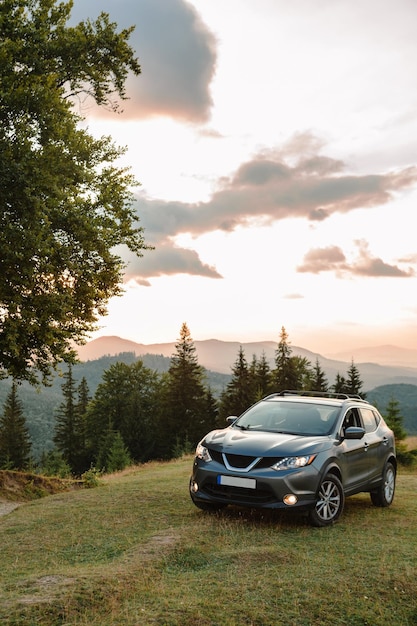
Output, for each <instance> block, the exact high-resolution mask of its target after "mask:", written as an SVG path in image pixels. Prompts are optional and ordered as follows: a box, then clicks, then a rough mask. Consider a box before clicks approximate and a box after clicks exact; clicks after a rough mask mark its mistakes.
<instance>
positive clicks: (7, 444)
mask: <svg viewBox="0 0 417 626" xmlns="http://www.w3.org/2000/svg"><path fill="white" fill-rule="evenodd" d="M30 451H31V441H30V436H29V431H28V429H27V426H26V419H25V417H24V415H23V410H22V404H21V402H20V400H19V398H18V395H17V383H16V382H14V381H13V383H12V388H11V390H10V393H9V395H8V397H7V400H6V403H5V406H4V413H3V416H2V417H1V418H0V468H3V469H16V470H22V469H25V468H27V467H28V466H29V462H30Z"/></svg>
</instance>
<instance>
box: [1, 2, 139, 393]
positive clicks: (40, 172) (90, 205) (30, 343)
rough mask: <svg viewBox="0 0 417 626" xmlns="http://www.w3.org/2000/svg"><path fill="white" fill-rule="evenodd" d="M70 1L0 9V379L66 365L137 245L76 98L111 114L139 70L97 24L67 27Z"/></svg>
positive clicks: (108, 28)
mask: <svg viewBox="0 0 417 626" xmlns="http://www.w3.org/2000/svg"><path fill="white" fill-rule="evenodd" d="M71 8H72V2H58V0H25V1H24V0H4V1H3V2H2V3H0V83H1V92H0V206H1V207H2V210H1V214H0V250H1V252H0V275H1V276H2V281H1V283H0V311H1V315H0V370H2V371H3V373H4V374H9V375H11V376H12V377H14V378H16V379H27V380H30V381H31V382H35V381H36V380H37V377H38V375H39V374H40V375H41V376H42V378H43V379H44V380H46V379H47V377H48V376H49V375H50V372H51V367H53V366H56V365H57V363H58V362H59V361H61V360H62V359H63V360H68V361H71V360H72V359H73V356H74V354H73V351H72V345H73V342H74V341H75V342H76V343H77V342H82V341H83V340H84V339H85V338H86V337H87V335H88V333H89V332H90V331H91V330H93V329H94V328H95V325H96V322H97V320H98V317H99V316H100V315H102V314H103V313H104V312H105V311H106V306H107V302H108V300H109V298H111V297H112V296H115V295H118V294H119V293H120V292H121V287H120V284H121V279H122V272H123V262H122V259H121V257H120V256H119V255H118V254H117V252H116V249H117V248H118V247H119V248H120V245H123V244H124V245H126V246H127V247H128V248H129V249H130V250H132V251H133V252H134V253H135V254H137V255H138V256H141V254H142V250H143V249H145V248H146V247H147V246H146V245H145V243H144V239H143V231H142V228H140V227H138V226H137V215H136V212H135V211H134V208H133V204H132V203H133V194H132V186H134V185H135V184H136V181H135V180H134V178H133V176H132V175H131V173H130V172H129V171H128V170H126V169H125V168H120V167H117V166H116V164H115V163H116V161H117V160H118V158H119V157H120V155H121V154H122V153H123V150H121V149H120V148H117V147H115V146H114V145H113V143H112V141H111V139H110V138H108V137H102V138H100V139H95V138H93V137H92V136H90V135H89V134H88V133H87V132H86V130H84V129H83V128H81V127H80V124H79V122H80V121H82V118H81V117H80V116H79V114H75V113H74V105H75V103H77V106H78V104H79V101H80V100H84V99H85V97H91V98H93V99H94V100H95V101H96V102H97V103H98V104H99V105H108V106H111V107H113V108H115V107H116V108H117V98H119V99H123V98H125V92H124V82H125V79H126V76H127V73H128V72H129V71H132V72H134V73H135V74H139V72H140V67H139V64H138V62H137V60H136V58H135V57H134V53H133V50H132V49H131V48H130V46H129V45H128V39H129V35H130V33H131V29H127V30H123V31H121V32H119V33H118V32H117V30H116V25H115V24H113V23H110V21H109V18H108V16H107V15H106V14H101V15H100V16H99V18H98V19H97V20H96V21H95V22H94V23H92V22H90V21H87V22H85V23H84V22H82V23H80V24H78V25H77V26H75V27H69V26H67V21H68V20H69V18H70V11H71Z"/></svg>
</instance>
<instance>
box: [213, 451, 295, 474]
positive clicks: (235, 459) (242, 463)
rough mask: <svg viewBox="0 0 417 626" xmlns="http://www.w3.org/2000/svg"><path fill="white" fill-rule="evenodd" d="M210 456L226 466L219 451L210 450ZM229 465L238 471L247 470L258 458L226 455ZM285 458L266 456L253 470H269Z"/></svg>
mask: <svg viewBox="0 0 417 626" xmlns="http://www.w3.org/2000/svg"><path fill="white" fill-rule="evenodd" d="M209 452H210V456H211V458H212V459H213V461H217V463H220V464H221V465H223V466H224V465H225V464H224V459H223V454H222V453H221V452H218V451H217V450H209ZM225 457H226V460H227V463H228V464H229V466H230V467H235V468H236V469H241V470H242V469H246V468H247V467H249V465H250V464H251V463H253V462H254V461H255V460H256V459H257V458H258V457H256V456H246V455H243V454H225ZM282 458H283V457H280V456H264V457H261V458H260V459H259V461H258V462H257V463H256V465H255V466H254V467H253V469H255V468H256V469H267V468H268V467H271V466H272V465H275V463H278V461H281V460H282Z"/></svg>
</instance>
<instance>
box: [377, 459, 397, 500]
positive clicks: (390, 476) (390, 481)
mask: <svg viewBox="0 0 417 626" xmlns="http://www.w3.org/2000/svg"><path fill="white" fill-rule="evenodd" d="M394 493H395V467H394V466H393V464H392V463H387V464H386V466H385V469H384V474H383V480H382V483H381V484H380V486H379V487H378V489H376V490H375V491H371V500H372V504H374V505H375V506H389V505H390V504H391V503H392V501H393V500H394Z"/></svg>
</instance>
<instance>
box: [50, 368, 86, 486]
mask: <svg viewBox="0 0 417 626" xmlns="http://www.w3.org/2000/svg"><path fill="white" fill-rule="evenodd" d="M63 377H64V379H65V382H64V383H63V384H62V385H61V388H62V393H63V396H64V401H63V402H62V403H61V405H60V406H59V408H58V411H57V415H56V425H55V434H54V443H55V445H56V447H57V450H58V451H59V452H61V454H62V456H63V458H64V460H65V461H66V462H67V463H68V465H69V466H70V468H71V471H72V472H73V473H74V474H75V475H80V474H81V473H82V472H83V471H85V469H86V468H85V426H84V419H83V418H82V417H81V416H80V413H79V411H78V409H77V403H76V386H75V380H74V377H73V370H72V365H71V364H70V365H68V370H67V371H66V372H65V373H64V375H63Z"/></svg>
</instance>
